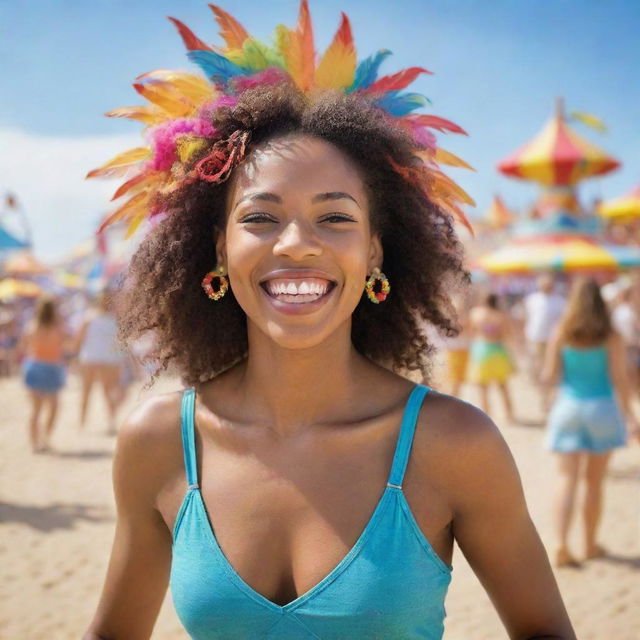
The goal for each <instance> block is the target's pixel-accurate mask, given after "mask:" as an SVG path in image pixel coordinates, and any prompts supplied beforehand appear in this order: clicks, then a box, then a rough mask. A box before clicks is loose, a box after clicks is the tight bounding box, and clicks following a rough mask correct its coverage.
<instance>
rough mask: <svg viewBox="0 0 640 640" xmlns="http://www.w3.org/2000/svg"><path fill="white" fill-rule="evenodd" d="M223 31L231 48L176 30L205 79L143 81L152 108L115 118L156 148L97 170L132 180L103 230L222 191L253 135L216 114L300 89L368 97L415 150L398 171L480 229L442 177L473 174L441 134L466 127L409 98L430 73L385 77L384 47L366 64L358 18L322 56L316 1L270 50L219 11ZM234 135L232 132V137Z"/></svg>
mask: <svg viewBox="0 0 640 640" xmlns="http://www.w3.org/2000/svg"><path fill="white" fill-rule="evenodd" d="M209 7H210V8H211V10H212V11H213V14H214V17H215V20H216V22H217V23H218V26H219V28H220V36H221V37H222V40H223V42H224V44H223V46H213V45H209V44H207V43H206V42H205V41H203V40H201V39H200V38H199V37H197V36H196V35H195V34H194V33H193V32H192V31H191V30H190V29H189V28H188V27H187V26H186V25H185V24H183V23H182V22H180V21H179V20H177V19H176V18H169V19H170V20H171V21H172V22H173V24H174V25H175V26H176V28H177V30H178V33H179V34H180V36H181V38H182V40H183V42H184V44H185V46H186V48H187V56H188V57H189V59H190V60H191V61H192V62H193V63H194V64H196V65H197V66H198V67H199V68H200V70H201V72H202V74H203V75H204V77H203V76H202V75H196V74H193V73H187V72H182V71H170V70H165V69H162V70H156V71H151V72H148V73H144V74H142V75H141V76H138V78H136V82H135V83H134V85H133V87H134V89H135V91H136V92H137V93H138V94H139V95H140V96H142V97H143V98H145V99H146V100H147V101H148V104H146V105H144V106H133V107H121V108H118V109H114V110H112V111H110V112H108V113H107V114H106V115H107V116H109V117H114V118H129V119H133V120H138V121H139V122H142V124H143V125H144V132H143V133H144V136H145V138H146V142H147V146H144V147H136V148H135V149H130V150H128V151H125V152H123V153H121V154H118V155H117V156H116V157H115V158H113V159H112V160H110V161H109V162H107V163H105V164H104V165H102V166H101V167H99V168H97V169H94V170H93V171H90V172H89V173H88V174H87V177H100V176H103V177H107V176H108V177H114V176H123V177H125V178H126V181H125V182H124V184H123V185H122V186H121V187H120V188H119V189H118V190H117V191H116V193H115V194H114V196H113V199H115V200H117V199H119V198H122V197H124V196H125V195H126V196H127V200H126V201H125V202H124V203H123V204H122V205H121V206H120V207H119V208H117V209H116V210H115V211H114V212H112V213H110V214H108V215H107V216H106V217H105V219H104V220H103V221H102V223H101V225H100V229H99V231H102V230H104V228H105V227H106V226H108V225H110V224H112V223H114V222H117V221H126V222H128V223H129V226H128V230H127V237H128V236H130V235H131V234H132V233H133V232H134V231H135V230H136V229H137V228H138V226H139V225H140V224H141V222H143V221H144V220H147V219H151V218H155V216H157V215H158V214H159V213H166V212H164V211H163V202H162V199H163V196H165V195H166V194H168V193H171V192H173V191H174V190H176V189H179V188H180V187H181V186H183V185H184V184H186V183H189V182H193V181H196V180H203V181H206V182H210V183H215V184H220V183H222V182H224V181H225V180H227V179H228V178H229V177H230V175H231V173H232V171H233V169H234V168H235V167H236V166H237V165H238V164H239V163H240V162H241V161H242V159H243V158H244V156H245V154H246V152H247V145H248V144H249V138H250V132H248V131H244V132H242V131H235V132H233V133H232V134H231V135H229V136H228V137H223V136H222V134H221V132H219V131H217V130H216V128H215V125H214V124H213V123H214V117H213V116H214V115H215V112H216V110H218V109H221V108H233V106H234V105H235V104H236V103H237V100H238V96H239V95H241V94H242V93H243V92H244V91H247V90H248V89H251V88H253V87H258V86H266V85H276V84H279V83H283V82H289V83H294V84H295V85H296V86H297V87H298V89H299V90H300V91H302V92H303V93H305V94H307V95H312V94H314V93H316V92H321V91H325V90H334V91H336V90H337V91H342V92H344V93H346V94H357V95H362V96H363V97H364V96H366V97H367V98H368V99H369V100H372V101H373V103H374V104H375V106H376V107H377V108H379V109H382V110H383V111H384V112H385V113H386V114H387V115H388V117H389V119H390V122H391V124H392V125H396V126H399V127H402V128H403V129H404V130H405V131H407V132H408V133H409V135H410V136H411V138H412V140H413V143H414V158H413V159H412V160H411V162H410V165H411V166H406V165H405V164H404V163H401V162H399V161H397V160H394V159H393V158H390V157H389V163H390V167H391V169H392V170H393V171H396V172H397V173H398V174H399V175H401V176H402V177H403V178H404V179H406V180H409V181H410V182H411V183H412V184H414V185H415V186H416V188H419V189H420V190H421V191H422V192H423V193H424V195H425V196H426V197H428V198H429V199H430V200H431V201H432V202H433V203H434V204H436V205H437V206H439V207H441V208H442V209H443V210H445V211H447V212H448V213H449V214H451V215H452V216H453V217H454V218H456V219H457V220H458V221H459V222H461V223H462V224H464V225H465V226H466V227H467V228H469V229H471V227H470V225H469V222H468V220H467V218H466V216H465V214H464V212H463V211H462V209H461V206H460V205H462V204H471V205H472V204H474V203H473V200H472V199H471V198H470V197H469V196H468V195H467V194H466V193H465V192H464V191H463V190H462V189H461V188H460V187H459V186H458V185H457V184H456V183H455V182H453V180H451V179H450V178H449V177H448V176H446V175H445V174H444V173H443V172H442V170H441V169H440V165H449V166H454V167H465V168H469V169H470V168H471V167H469V165H468V164H467V163H465V162H464V161H463V160H460V159H459V158H457V157H456V156H455V155H453V154H452V153H450V152H448V151H444V150H443V149H441V148H439V147H438V146H437V143H436V137H435V135H434V131H438V132H444V133H456V134H464V135H466V132H465V131H464V130H463V129H462V128H460V127H459V126H458V125H456V124H454V123H452V122H450V121H449V120H446V119H444V118H441V117H439V116H436V115H432V114H419V113H415V111H416V110H417V109H420V108H423V107H426V106H427V105H429V104H430V100H429V99H428V98H427V97H425V96H423V95H422V94H419V93H414V92H410V91H406V89H407V87H409V85H410V84H412V83H413V82H414V81H415V80H416V79H417V78H418V77H419V76H421V75H422V74H431V72H430V71H428V70H427V69H425V68H424V67H422V66H414V67H409V68H407V69H404V70H401V71H398V72H396V73H392V74H390V75H385V76H381V75H380V67H381V65H382V64H383V63H384V61H385V60H386V59H387V58H388V57H389V56H390V55H391V52H390V51H389V50H388V49H380V50H379V51H377V52H376V53H374V54H373V55H371V56H369V57H367V58H365V59H363V60H361V61H360V62H358V61H357V54H356V47H355V43H354V39H353V34H352V30H351V23H350V22H349V18H348V17H347V16H346V15H345V14H344V13H342V16H341V20H340V25H339V27H338V30H337V31H336V33H335V35H334V37H333V39H332V41H331V43H330V44H329V46H328V48H327V49H326V51H325V52H324V53H323V54H322V55H318V54H317V52H316V49H315V41H314V34H313V25H312V22H311V15H310V13H309V4H308V0H301V2H300V10H299V14H298V22H297V24H296V26H295V27H294V28H289V27H287V26H285V25H278V26H277V27H276V30H275V34H274V36H273V40H272V42H271V43H269V44H265V43H264V42H261V41H259V40H257V39H256V38H254V37H253V36H251V35H250V34H249V33H248V32H247V31H246V30H245V28H244V27H243V26H242V25H241V24H240V23H239V22H238V21H237V20H236V19H235V18H234V17H233V16H231V15H230V14H229V13H227V12H226V11H224V10H223V9H221V8H220V7H218V6H216V5H212V4H210V5H209ZM225 135H226V134H225Z"/></svg>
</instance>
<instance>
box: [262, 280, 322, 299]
mask: <svg viewBox="0 0 640 640" xmlns="http://www.w3.org/2000/svg"><path fill="white" fill-rule="evenodd" d="M266 288H267V291H268V292H269V293H270V294H271V295H272V296H287V297H290V296H297V297H298V298H299V299H300V301H303V300H304V301H308V300H309V299H316V298H318V297H320V296H323V295H324V294H325V293H327V291H328V290H329V282H328V281H326V280H320V279H316V280H309V281H307V280H297V281H291V280H289V281H283V280H268V281H267V282H266ZM302 296H304V299H303V298H302ZM308 296H311V298H308Z"/></svg>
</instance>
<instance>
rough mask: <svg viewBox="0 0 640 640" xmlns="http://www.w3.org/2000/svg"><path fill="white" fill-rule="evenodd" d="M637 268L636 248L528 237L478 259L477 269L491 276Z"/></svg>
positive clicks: (638, 253)
mask: <svg viewBox="0 0 640 640" xmlns="http://www.w3.org/2000/svg"><path fill="white" fill-rule="evenodd" d="M638 266H640V248H638V247H630V246H622V245H614V244H605V243H600V242H598V241H596V240H595V239H593V238H588V237H586V236H569V235H567V236H557V237H543V236H540V237H537V238H536V237H530V238H526V239H525V238H523V239H521V240H519V241H518V240H516V241H513V242H512V243H510V244H508V245H506V246H504V247H502V248H500V249H498V250H497V251H493V252H491V253H489V254H487V255H484V256H482V257H481V258H480V259H479V260H478V267H480V268H481V269H483V270H485V271H488V272H489V273H495V274H499V273H500V274H508V273H511V274H515V273H535V272H537V271H615V270H618V269H623V268H630V267H638Z"/></svg>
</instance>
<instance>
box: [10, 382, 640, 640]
mask: <svg viewBox="0 0 640 640" xmlns="http://www.w3.org/2000/svg"><path fill="white" fill-rule="evenodd" d="M178 387H179V383H178V382H177V381H175V380H163V381H161V382H160V383H159V384H158V385H157V386H156V388H155V390H154V391H151V393H156V392H157V391H164V390H170V389H176V388H178ZM78 389H79V384H78V380H77V379H76V378H75V377H73V376H71V377H70V380H69V385H68V387H67V389H66V390H65V392H64V394H63V396H62V398H61V415H60V419H59V423H58V428H57V431H56V433H55V435H54V438H53V441H52V444H53V448H54V452H53V453H51V454H47V455H38V456H34V455H33V454H32V453H31V452H30V448H29V445H28V439H27V433H26V407H27V404H26V394H25V391H24V390H23V388H22V386H21V384H20V381H19V380H18V379H9V380H8V379H6V378H2V379H0V451H1V453H2V461H3V463H2V466H1V468H0V474H1V475H0V576H1V580H0V638H2V639H11V640H14V639H20V640H40V639H42V640H44V639H46V640H58V639H60V640H68V639H71V638H80V637H81V635H82V633H83V631H84V630H85V629H86V627H87V625H88V623H89V621H90V619H91V617H92V615H93V613H94V611H95V607H96V604H97V601H98V598H99V595H100V591H101V588H102V583H103V579H104V574H105V569H106V565H107V561H108V555H109V551H110V548H111V542H112V537H113V532H114V525H115V519H114V504H113V496H112V489H111V457H112V452H113V448H114V443H115V440H114V438H113V437H112V436H108V435H106V427H107V425H106V421H105V420H104V417H103V416H104V415H105V411H104V404H103V401H102V398H101V397H99V396H96V398H95V399H94V400H93V406H92V407H91V411H90V420H89V424H88V426H87V429H86V431H84V432H79V431H78V428H77V413H78ZM514 390H515V397H516V402H515V406H516V407H517V409H518V413H519V414H520V416H521V417H524V418H526V419H527V422H528V423H530V425H529V426H516V425H513V426H509V425H505V423H504V420H503V419H502V413H501V412H500V411H499V410H498V408H496V412H495V419H496V422H497V424H498V425H499V426H500V428H501V429H502V431H503V433H504V435H505V438H506V440H507V442H508V444H509V446H510V447H511V450H512V452H513V455H514V457H515V459H516V462H517V465H518V468H519V470H520V474H521V477H522V481H523V484H524V488H525V493H526V497H527V502H528V505H529V510H530V512H531V515H532V517H533V521H534V522H535V524H536V527H537V528H538V531H539V533H540V535H541V537H542V540H543V542H544V543H545V545H546V547H547V549H551V546H552V544H553V536H552V520H551V517H552V513H551V509H550V500H551V496H552V490H553V479H554V473H553V472H554V468H555V467H554V460H553V459H552V457H551V456H550V454H548V453H547V452H545V451H544V449H543V447H542V436H543V429H542V427H541V426H540V425H538V426H536V425H535V420H536V418H537V417H538V416H536V410H535V407H536V406H537V404H536V398H535V397H533V396H532V394H531V392H530V391H529V390H528V386H527V384H526V383H525V382H524V381H523V380H519V379H516V380H515V381H514ZM144 395H145V392H141V391H140V390H139V389H138V388H136V389H135V390H134V391H133V392H132V393H131V395H130V397H129V398H128V400H127V406H126V407H125V408H124V411H125V412H126V411H127V410H128V409H129V408H130V407H131V406H133V405H134V404H135V403H136V402H138V401H139V399H140V398H141V397H142V396H144ZM464 397H465V399H468V400H470V401H472V402H474V401H476V400H477V396H476V395H475V391H474V390H473V389H465V390H464ZM495 401H497V399H494V402H495ZM495 403H496V404H497V402H495ZM639 487H640V446H638V445H637V444H634V445H631V446H628V447H626V448H624V449H618V450H616V452H615V453H614V455H613V458H612V461H611V464H610V468H609V471H608V475H607V478H606V486H605V508H604V514H603V520H602V524H601V541H602V543H603V545H604V546H606V547H607V548H608V549H609V550H610V552H611V555H610V556H609V557H607V558H604V559H599V560H595V561H591V562H590V563H588V564H587V565H586V566H585V567H584V568H582V569H559V570H555V573H556V577H557V580H558V583H559V586H560V590H561V592H562V594H563V598H564V601H565V604H566V606H567V609H568V611H569V615H570V617H571V620H572V622H573V624H574V627H575V629H576V633H577V635H578V638H580V640H614V639H615V640H632V639H634V640H635V639H637V638H640V515H639V514H640V510H639V506H640V492H639V490H638V489H639ZM577 515H578V517H579V515H580V514H579V511H578V512H577ZM577 524H578V521H576V522H575V524H574V527H573V531H572V539H573V541H574V548H575V550H576V552H577V553H578V554H581V553H582V546H581V545H582V538H581V529H580V528H579V527H578V526H577ZM453 565H454V572H453V581H452V584H451V588H450V591H449V596H448V598H447V601H446V609H447V614H448V615H447V619H446V632H445V639H446V640H470V639H473V640H485V639H486V640H489V639H491V640H495V639H497V638H506V637H507V634H506V632H505V630H504V628H503V626H502V624H501V622H500V620H499V618H498V616H497V614H496V612H495V610H494V609H493V606H492V605H491V603H490V601H489V599H488V597H487V595H486V594H485V592H484V590H483V588H482V587H481V585H480V584H479V582H478V580H477V578H476V577H475V575H474V574H473V571H472V570H471V568H470V567H469V565H468V564H467V563H466V561H465V559H464V556H463V555H462V553H461V552H460V550H459V549H458V548H456V549H455V552H454V558H453ZM345 637H348V634H346V635H345ZM153 638H157V639H158V640H160V639H162V640H178V639H185V638H187V635H186V633H185V632H184V631H183V630H181V626H180V623H179V621H178V620H177V618H176V615H175V612H174V611H173V608H172V604H171V600H170V596H169V595H168V594H167V598H166V600H165V602H164V605H163V608H162V611H161V614H160V616H159V618H158V622H157V624H156V628H155V631H154V634H153Z"/></svg>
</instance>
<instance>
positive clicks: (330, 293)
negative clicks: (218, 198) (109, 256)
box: [216, 134, 382, 349]
mask: <svg viewBox="0 0 640 640" xmlns="http://www.w3.org/2000/svg"><path fill="white" fill-rule="evenodd" d="M216 248H217V254H218V259H219V264H223V265H225V266H226V267H227V270H228V273H229V281H230V284H231V288H232V290H233V293H234V295H235V297H236V299H237V300H238V303H239V304H240V306H241V307H242V309H243V310H244V311H245V313H246V314H247V318H248V321H249V323H253V325H255V327H257V328H258V329H259V330H260V331H262V332H263V333H264V334H266V335H268V336H269V337H270V338H271V339H273V340H274V341H275V342H277V343H278V344H279V345H281V346H283V347H286V348H294V349H300V348H307V347H312V346H315V345H317V344H320V343H321V342H322V341H324V340H325V339H326V338H328V337H329V336H331V335H332V334H333V333H334V332H335V331H336V329H337V328H338V327H341V326H343V325H345V324H346V325H347V328H349V327H350V321H351V314H352V313H353V310H354V309H355V307H356V305H357V304H358V302H359V300H360V298H361V296H362V293H363V289H364V284H365V280H366V277H367V276H368V275H369V273H370V272H371V270H372V269H373V267H375V266H378V267H381V265H382V247H381V244H380V241H379V238H378V236H377V235H375V234H372V232H371V226H370V220H369V203H368V201H367V193H366V188H365V185H364V183H363V181H362V178H361V177H360V174H359V172H358V169H357V167H356V166H355V165H354V164H353V162H352V161H350V160H349V159H348V158H347V157H346V156H345V155H344V154H343V153H342V152H341V151H340V150H339V149H338V148H336V147H334V146H333V145H332V144H330V143H328V142H326V141H324V140H321V139H319V138H315V137H312V136H307V135H302V134H290V135H286V136H282V137H278V138H275V139H273V140H270V141H268V142H266V143H264V144H263V145H261V146H260V147H258V148H257V149H256V150H254V151H253V152H252V153H251V155H250V156H249V157H248V158H247V160H246V161H245V162H244V163H243V164H242V165H240V167H238V169H237V170H236V172H235V174H234V176H233V178H232V181H231V184H230V189H229V195H228V201H227V222H226V230H225V233H224V234H221V235H220V237H219V238H218V240H217V243H216ZM348 335H349V334H348Z"/></svg>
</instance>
